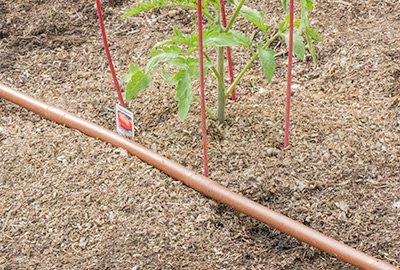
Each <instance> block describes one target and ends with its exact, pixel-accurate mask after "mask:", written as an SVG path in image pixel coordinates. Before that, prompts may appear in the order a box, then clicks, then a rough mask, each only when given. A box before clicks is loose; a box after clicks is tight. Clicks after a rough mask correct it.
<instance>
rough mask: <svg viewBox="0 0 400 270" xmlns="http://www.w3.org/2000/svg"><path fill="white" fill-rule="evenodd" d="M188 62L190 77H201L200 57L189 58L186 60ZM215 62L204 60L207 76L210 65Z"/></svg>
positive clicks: (205, 74)
mask: <svg viewBox="0 0 400 270" xmlns="http://www.w3.org/2000/svg"><path fill="white" fill-rule="evenodd" d="M186 64H187V65H188V68H187V71H188V73H189V76H190V78H192V79H197V80H199V79H200V66H199V59H198V58H196V59H193V58H188V59H187V60H186ZM213 65H214V64H213V63H212V62H209V61H206V60H204V61H203V68H204V77H206V76H207V71H208V69H209V68H210V67H212V66H213Z"/></svg>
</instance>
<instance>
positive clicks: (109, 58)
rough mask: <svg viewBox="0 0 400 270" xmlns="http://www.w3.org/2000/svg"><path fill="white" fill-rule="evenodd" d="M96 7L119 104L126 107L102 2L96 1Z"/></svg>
mask: <svg viewBox="0 0 400 270" xmlns="http://www.w3.org/2000/svg"><path fill="white" fill-rule="evenodd" d="M96 6H97V14H98V15H99V23H100V28H101V35H102V36H103V43H104V50H105V51H106V54H107V60H108V65H109V66H110V71H111V75H112V77H113V80H114V85H115V89H116V90H117V94H118V99H119V103H120V104H121V106H122V107H125V102H124V99H123V98H122V94H121V89H120V88H119V84H118V79H117V75H116V74H115V70H114V65H113V63H112V60H111V54H110V49H109V48H108V42H107V37H106V29H105V28H104V22H103V14H102V13H101V5H100V0H96Z"/></svg>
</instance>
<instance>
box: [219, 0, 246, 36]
mask: <svg viewBox="0 0 400 270" xmlns="http://www.w3.org/2000/svg"><path fill="white" fill-rule="evenodd" d="M244 2H245V0H242V1H240V3H239V5H238V6H237V7H236V10H235V13H233V16H232V18H231V20H230V21H229V24H228V26H227V27H226V28H225V29H224V32H228V31H229V29H231V27H232V25H233V23H234V22H235V20H236V17H237V16H238V15H239V12H240V9H241V8H242V6H243V5H244Z"/></svg>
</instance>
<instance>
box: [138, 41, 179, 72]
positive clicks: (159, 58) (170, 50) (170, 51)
mask: <svg viewBox="0 0 400 270" xmlns="http://www.w3.org/2000/svg"><path fill="white" fill-rule="evenodd" d="M182 54H183V51H182V49H181V48H179V47H178V46H175V45H172V46H169V47H164V48H163V49H162V51H161V50H159V51H155V52H153V56H152V57H151V59H150V61H149V62H148V63H147V65H146V70H145V71H146V72H145V73H149V72H150V71H151V70H152V69H153V68H154V67H155V66H156V65H157V64H158V63H161V62H165V61H169V60H171V59H173V58H175V57H177V56H179V55H182Z"/></svg>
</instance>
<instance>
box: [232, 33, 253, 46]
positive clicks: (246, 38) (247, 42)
mask: <svg viewBox="0 0 400 270" xmlns="http://www.w3.org/2000/svg"><path fill="white" fill-rule="evenodd" d="M229 33H232V37H233V38H235V39H236V41H237V43H238V44H239V45H243V46H246V47H251V45H252V44H253V42H252V41H251V39H250V35H247V34H245V33H243V32H241V31H236V30H233V29H230V30H229Z"/></svg>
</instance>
